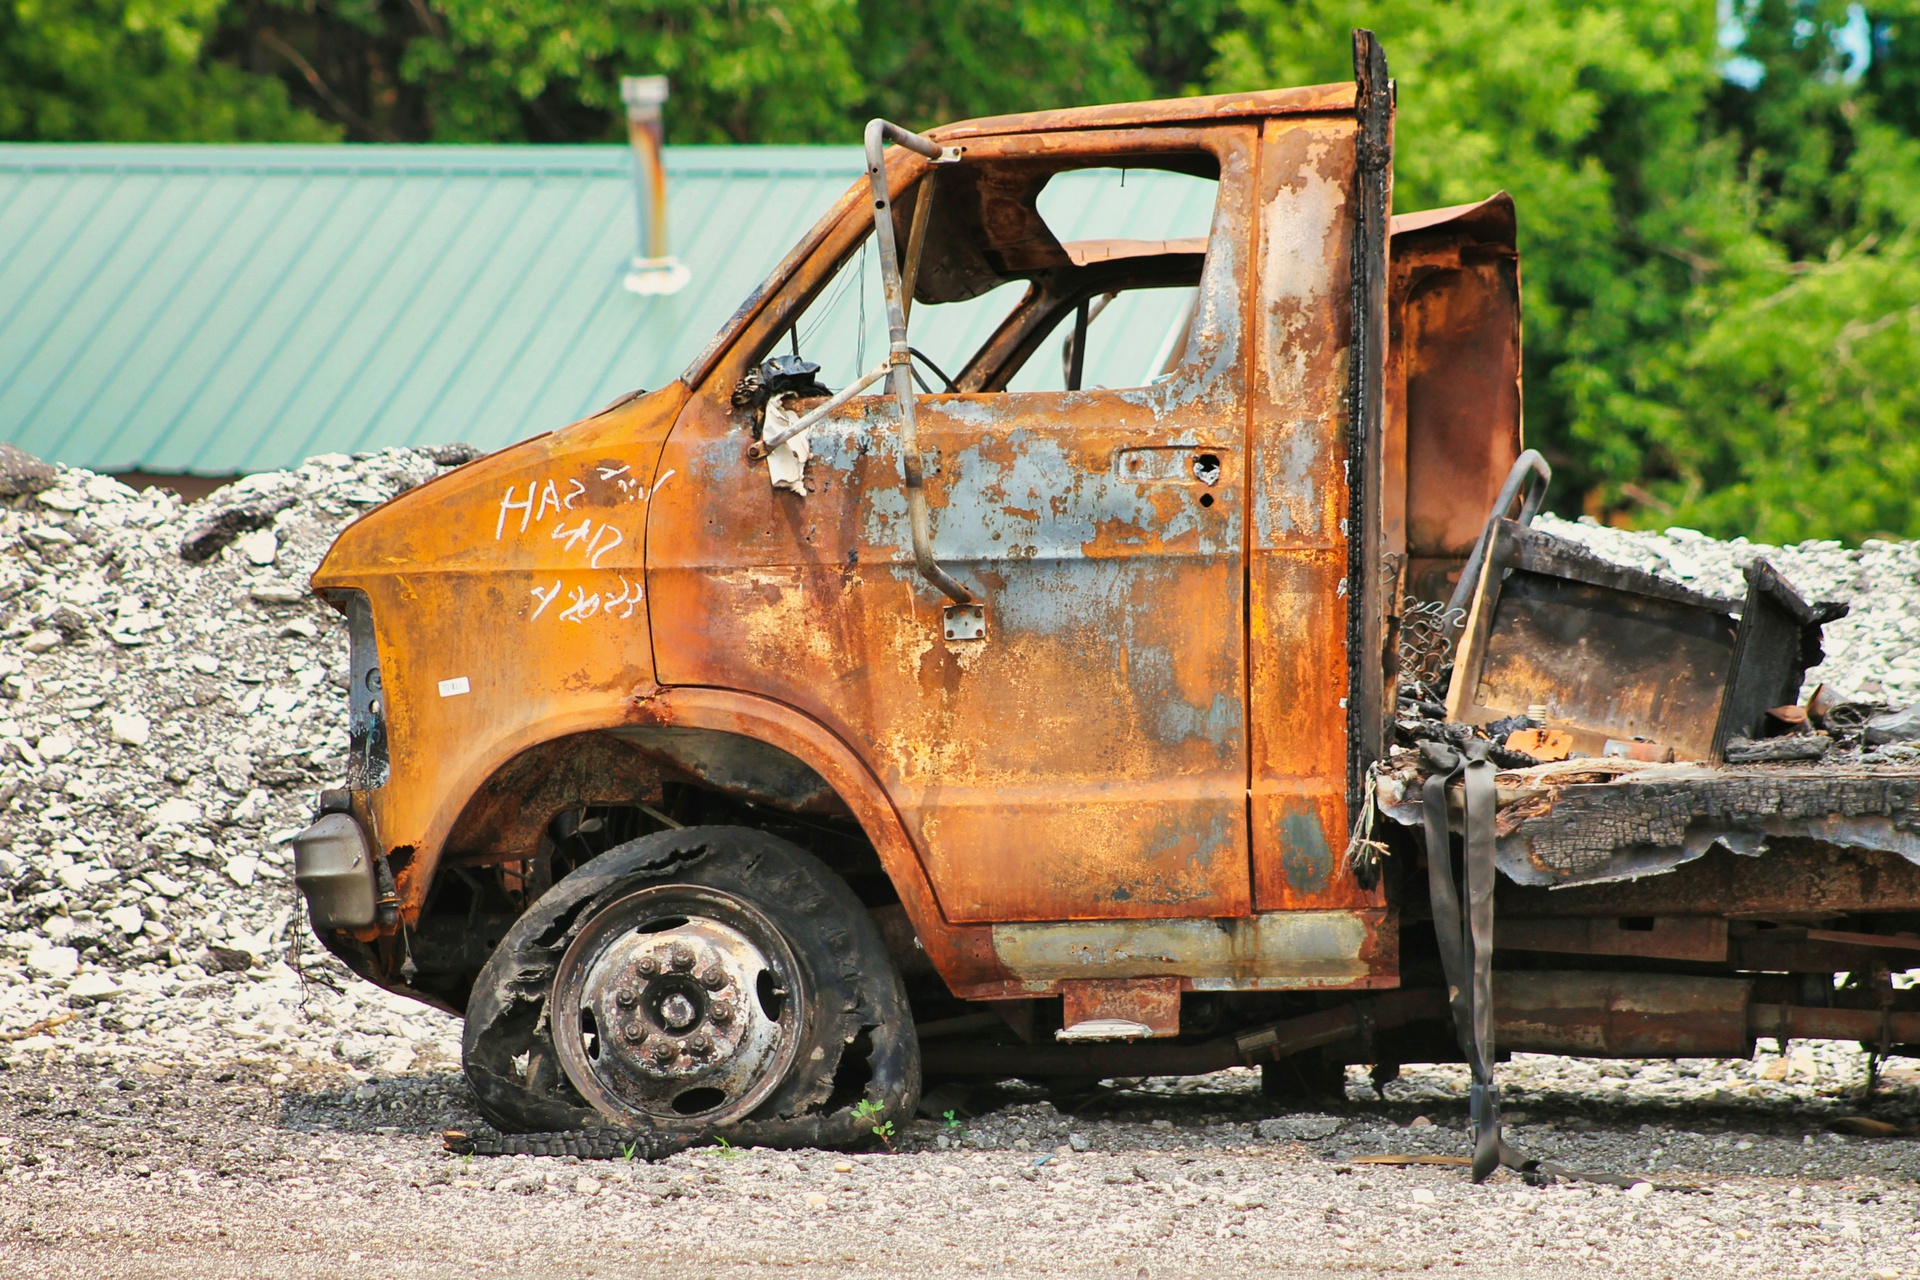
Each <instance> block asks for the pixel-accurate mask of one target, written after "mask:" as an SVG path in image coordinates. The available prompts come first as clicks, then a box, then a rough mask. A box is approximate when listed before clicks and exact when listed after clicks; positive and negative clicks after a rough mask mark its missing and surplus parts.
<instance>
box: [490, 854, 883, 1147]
mask: <svg viewBox="0 0 1920 1280" xmlns="http://www.w3.org/2000/svg"><path fill="white" fill-rule="evenodd" d="M463 1048H464V1054H463V1056H464V1059H465V1065H466V1072H467V1080H468V1081H469V1083H471V1084H472V1086H473V1091H474V1093H475V1095H476V1097H477V1100H478V1102H479V1106H480V1110H481V1112H482V1113H483V1114H485V1115H486V1117H487V1118H488V1119H489V1120H491V1121H493V1122H494V1123H495V1124H496V1125H498V1126H499V1127H500V1128H502V1129H505V1130H509V1131H518V1132H535V1131H554V1130H563V1129H576V1128H580V1127H583V1126H585V1125H606V1124H608V1123H612V1124H615V1125H620V1126H638V1127H643V1128H652V1129H657V1130H659V1131H661V1132H663V1133H670V1134H689V1135H697V1134H705V1133H707V1132H709V1131H721V1132H723V1133H724V1135H725V1136H726V1137H727V1138H728V1139H729V1141H732V1142H734V1143H736V1144H743V1145H744V1144H755V1145H761V1146H845V1145H849V1144H853V1143H857V1142H860V1141H862V1140H867V1139H870V1138H871V1137H872V1135H873V1132H874V1129H875V1126H885V1125H887V1124H888V1123H889V1122H894V1123H899V1124H904V1123H906V1122H907V1121H908V1120H910V1119H911V1118H912V1116H913V1109H914V1105H915V1103H916V1102H917V1101H918V1099H919V1093H920V1044H919V1040H918V1039H917V1038H916V1036H915V1035H914V1031H913V1023H912V1018H911V1015H910V1013H909V1012H908V1009H907V1001H906V995H905V993H904V991H903V990H902V988H901V985H900V977H899V974H898V973H897V972H896V971H895V970H894V967H893V962H892V960H891V958H890V957H889V956H888V954H887V949H886V944H885V943H884V942H883V941H882V940H881V937H880V931H879V929H878V928H877V927H876V926H875V925H874V923H873V920H872V918H871V917H870V916H869V915H868V914H867V911H866V909H865V907H863V906H862V905H861V903H860V900H859V899H858V898H856V897H855V896H854V894H853V891H852V890H851V889H849V888H848V887H847V885H846V883H845V882H844V881H842V880H841V879H840V878H839V877H838V876H836V875H834V874H833V872H831V871H829V870H828V869H827V867H826V866H825V865H824V864H823V863H821V862H820V861H819V860H818V859H816V858H815V857H813V856H812V855H811V854H809V853H807V852H805V851H804V850H801V849H799V848H797V847H795V846H794V845H792V844H789V843H788V842H786V841H784V840H781V839H778V838H776V837H774V836H770V835H767V834H766V833H764V832H760V831H754V830H751V829H749V828H745V827H687V828H683V829H680V830H675V831H663V832H659V833H657V834H655V835H650V836H643V837H641V838H640V839H638V840H632V841H629V842H627V843H626V844H623V845H619V846H616V847H615V848H612V849H609V850H608V851H607V852H605V853H603V854H601V855H600V856H599V857H597V858H595V859H593V860H592V861H591V862H588V863H587V864H585V865H584V866H582V867H580V868H579V869H578V870H576V871H575V872H574V873H573V874H572V875H570V876H568V877H566V878H565V879H564V880H562V881H560V882H559V883H558V884H556V885H554V886H553V888H552V889H550V890H549V891H548V892H547V893H546V894H545V895H543V896H542V897H541V898H540V899H539V901H537V902H535V903H534V904H533V906H532V907H530V908H529V909H528V910H527V912H526V914H525V915H523V916H521V917H520V919H519V920H517V921H515V922H514V925H513V927H512V928H511V929H509V930H508V931H507V936H506V937H505V938H503V939H501V942H500V946H499V948H498V949H497V950H495V951H494V953H493V955H492V956H491V957H490V958H489V959H488V961H487V964H486V967H485V968H483V969H482V970H481V972H480V977H479V980H478V981H477V982H476V983H475V984H474V988H473V996H472V999H471V1000H470V1001H469V1003H468V1006H467V1026H466V1035H465V1039H464V1045H463ZM856 1108H858V1110H856Z"/></svg>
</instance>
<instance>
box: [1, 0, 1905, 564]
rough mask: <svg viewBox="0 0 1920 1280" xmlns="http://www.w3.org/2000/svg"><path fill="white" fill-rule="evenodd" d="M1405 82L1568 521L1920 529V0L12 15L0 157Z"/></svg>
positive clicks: (918, 111) (1762, 531)
mask: <svg viewBox="0 0 1920 1280" xmlns="http://www.w3.org/2000/svg"><path fill="white" fill-rule="evenodd" d="M1353 26H1368V27H1371V28H1373V29H1374V30H1375V31H1377V32H1378V33H1379V34H1380V36H1381V37H1382V39H1383V40H1384V41H1385V43H1386V47H1387V52H1388V56H1389V59H1390V62H1391V65H1392V69H1393V73H1394V75H1395V78H1396V80H1397V81H1398V83H1399V109H1400V114H1399V124H1398V140H1397V142H1398V145H1397V157H1396V166H1395V183H1396V204H1397V206H1398V207H1399V208H1402V209H1413V208H1423V207H1431V206H1434V205H1439V204H1450V203H1458V202H1462V201H1467V200H1475V199H1479V198H1480V197H1482V196H1485V195H1487V194H1489V193H1490V192H1492V191H1494V190H1497V189H1501V188H1505V189H1507V190H1509V191H1511V192H1512V193H1513V194H1514V196H1515V198H1516V200H1517V201H1518V204H1519V207H1520V211H1521V235H1522V249H1523V252H1524V261H1525V269H1524V280H1525V284H1524V287H1525V290H1526V299H1525V302H1526V315H1527V320H1526V342H1527V365H1526V379H1527V414H1528V432H1529V436H1530V439H1531V440H1532V442H1533V443H1535V444H1537V445H1539V446H1540V447H1542V448H1543V449H1545V450H1546V451H1547V452H1548V454H1549V456H1550V457H1551V458H1552V459H1553V460H1554V463H1555V466H1556V468H1557V471H1558V477H1557V483H1556V500H1557V504H1558V505H1559V506H1560V507H1561V508H1562V509H1563V510H1566V509H1568V508H1570V507H1584V508H1585V509H1587V510H1589V511H1592V512H1594V513H1596V514H1603V515H1606V516H1608V517H1609V518H1613V519H1621V520H1628V521H1638V522H1650V523H1686V524H1691V525H1694V526H1697V527H1701V528H1705V529H1708V530H1711V531H1714V532H1719V533H1730V532H1752V533H1756V534H1758V535H1761V536H1765V537H1768V538H1799V537H1813V536H1832V537H1842V538H1853V539H1857V538H1861V537H1867V536H1873V535H1875V534H1880V533H1887V534H1898V535H1902V536H1920V496H1916V495H1920V432H1916V431H1915V430H1914V427H1915V425H1916V423H1917V422H1920V418H1917V417H1916V415H1917V414H1920V404H1917V403H1916V400H1917V399H1920V391H1916V387H1920V312H1916V306H1920V303H1917V302H1916V299H1920V289H1917V288H1916V286H1917V285H1920V0H1877V2H1876V3H1872V4H1868V5H1866V6H1865V7H1864V8H1863V7H1861V6H1859V5H1852V4H1848V3H1846V2H1845V0H1732V3H1731V5H1728V4H1726V3H1720V4H1714V3H1708V2H1707V0H1693V3H1691V4H1688V5H1683V6H1674V5H1672V4H1668V3H1662V2H1660V0H1599V2H1596V0H1532V2H1531V3H1522V2H1521V0H1472V2H1471V3H1469V2H1467V0H1073V2H1072V3H1068V2H1067V0H600V2H599V3H593V4H589V3H585V0H0V137H12V138H43V139H85V138H101V139H113V138H123V139H135V138H138V139H177V140H183V141H187V140H246V139H288V140H293V139H298V140H312V139H320V138H347V139H353V140H361V141H448V142H466V141H473V142H479V141H489V142H501V141H505V142H577V141H602V140H613V139H616V138H618V137H619V136H621V126H620V104H619V95H618V80H619V77H620V75H621V74H623V73H627V74H632V73H643V72H663V73H665V74H667V75H669V76H671V77H672V79H673V94H674V96H673V102H672V105H671V107H670V110H669V114H668V136H669V140H670V141H674V142H681V143H688V142H702V143H721V142H828V141H833V142H845V141H852V140H854V139H855V138H856V137H857V136H858V130H859V126H860V124H861V122H863V121H864V120H865V119H866V118H867V117H868V116H870V115H874V114H885V115H888V116H890V117H893V118H895V119H899V120H902V121H904V122H907V123H910V124H915V125H929V124H933V123H937V122H939V121H941V120H947V119H955V118H960V117H965V116H970V115H982V114H992V113H996V112H1002V111H1014V110H1024V109H1030V108H1036V107H1048V106H1059V105H1066V104H1071V103H1084V102H1099V101H1121V100H1126V99H1130V98H1138V97H1145V96H1156V95H1173V94H1181V93H1193V92H1207V91H1226V90H1234V89H1243V88H1250V87H1257V86H1266V85H1275V84H1300V83H1312V82H1318V81H1330V80H1340V79H1345V78H1346V77H1347V76H1348V75H1350V74H1351V68H1350V65H1349V62H1348V57H1349V54H1348V49H1349V45H1348V37H1347V32H1348V29H1349V28H1350V27H1353Z"/></svg>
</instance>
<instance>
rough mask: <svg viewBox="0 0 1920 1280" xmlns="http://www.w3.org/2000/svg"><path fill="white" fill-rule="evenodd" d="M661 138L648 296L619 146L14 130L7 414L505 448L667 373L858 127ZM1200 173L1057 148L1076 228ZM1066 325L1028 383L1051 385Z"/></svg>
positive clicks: (0, 182)
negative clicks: (824, 136) (819, 140)
mask: <svg viewBox="0 0 1920 1280" xmlns="http://www.w3.org/2000/svg"><path fill="white" fill-rule="evenodd" d="M666 165H667V173H668V191H669V200H670V213H669V227H670V231H671V237H672V247H673V251H674V253H675V254H676V255H677V256H678V257H679V258H680V259H681V260H682V261H683V262H685V264H686V265H687V267H688V268H689V270H690V271H691V273H692V280H691V282H690V283H689V284H688V285H687V286H686V287H685V288H684V289H682V290H681V291H680V292H679V293H677V294H674V295H671V296H665V297H645V296H640V295H636V294H634V293H631V292H629V291H628V290H627V289H626V288H624V287H623V285H622V283H621V281H622V277H623V276H624V274H625V272H626V268H627V265H628V262H629V260H630V258H631V256H632V254H633V252H634V245H635V240H636V233H635V215H634V187H633V160H632V156H631V153H630V152H629V151H628V150H627V149H626V148H624V147H618V146H593V147H401V146H267V147H237V146H234V147H228V146H149V145H88V146H66V145H38V144H8V145H0V439H4V440H7V441H10V442H12V443H14V444H16V445H18V446H20V447H21V448H23V449H26V450H27V451H28V452H30V453H34V454H38V455H39V456H41V457H46V458H51V459H56V460H58V461H61V462H66V463H70V464H73V465H78V466H86V467H90V468H93V469H95V470H99V471H131V470H146V471H153V472H175V473H197V474H203V475H227V474H234V473H238V472H247V471H257V470H264V469H269V468H275V467H283V466H289V465H292V464H294V463H297V462H298V461H299V460H301V459H302V458H304V457H307V456H308V455H311V454H315V453H322V452H355V451H359V450H366V449H378V448H384V447H387V446H392V445H405V444H438V443H444V442H446V441H451V440H465V441H470V442H472V443H474V444H476V445H479V446H481V447H482V448H489V449H491V448H496V447H499V446H501V445H504V444H508V443H510V442H512V441H514V440H518V439H522V438H524V437H526V436H529V435H532V434H535V433H536V432H540V431H545V430H549V429H551V428H553V427H556V426H560V425H563V424H565V423H567V422H570V421H573V420H575V419H577V418H579V417H582V416H584V415H585V414H587V413H590V412H592V411H593V410H595V409H597V408H599V407H600V406H601V405H604V404H605V403H607V402H608V401H610V400H612V399H614V398H615V397H617V396H619V395H621V394H623V393H625V392H627V391H630V390H632V389H634V388H635V387H648V388H651V387H658V386H661V385H664V384H665V383H666V382H668V381H670V380H672V379H673V378H675V377H677V376H679V374H680V372H681V371H682V369H684V367H685V366H686V365H687V363H688V362H689V361H690V360H691V359H692V358H693V357H694V355H695V354H696V353H698V352H699V350H700V349H701V348H702V347H703V346H704V345H705V344H706V343H707V341H708V340H709V339H710V338H711V337H712V336H713V334H714V333H715V332H716V331H717V330H718V329H719V328H720V327H721V326H722V325H723V324H724V323H725V322H726V319H727V317H728V316H730V315H731V314H732V313H733V311H734V309H735V307H736V306H737V305H738V304H739V302H740V301H741V299H743V298H744V297H746V295H747V294H748V293H749V292H750V291H751V290H752V289H753V287H754V286H755V285H757V284H758V283H759V282H760V281H761V280H762V279H763V278H764V277H765V276H766V274H767V273H768V272H769V271H770V270H771V269H772V268H773V266H774V265H775V264H776V263H777V262H778V261H779V260H780V258H781V257H782V256H783V255H784V254H785V252H786V251H787V250H788V249H789V248H790V247H791V246H792V245H793V244H794V243H795V242H796V241H798V240H799V239H800V237H801V236H802V235H804V234H805V232H806V230H807V228H808V227H810V226H811V225H812V224H813V223H814V222H815V221H816V220H818V218H819V217H820V216H821V214H822V213H824V212H825V211H826V209H827V208H828V207H829V206H830V205H831V204H832V203H833V201H834V200H835V199H836V198H838V196H839V195H840V194H841V192H843V191H844V190H845V189H846V188H847V187H848V186H849V185H851V184H852V183H853V182H854V181H855V180H856V179H858V178H859V177H860V175H861V172H862V165H861V155H860V151H859V149H858V148H857V147H673V148H668V149H667V154H666ZM1190 181H1191V180H1187V179H1182V178H1180V177H1179V176H1178V175H1170V174H1142V173H1135V174H1133V175H1130V176H1129V177H1127V178H1126V179H1125V183H1124V187H1123V186H1122V185H1121V184H1119V183H1116V182H1115V181H1113V180H1112V178H1111V177H1110V176H1106V175H1104V174H1088V175H1071V174H1070V175H1063V177H1062V178H1061V179H1058V180H1056V184H1055V186H1056V187H1058V188H1059V192H1058V193H1057V192H1056V191H1055V190H1054V189H1052V188H1050V189H1049V191H1048V192H1047V193H1046V197H1045V198H1043V204H1042V208H1043V212H1046V213H1047V215H1048V216H1049V218H1050V220H1053V221H1054V222H1055V229H1056V232H1057V233H1058V234H1060V235H1061V237H1062V238H1063V239H1080V238H1093V237H1096V236H1109V235H1117V234H1126V235H1131V236H1137V237H1152V238H1160V237H1173V236H1181V235H1201V234H1205V229H1206V222H1207V216H1208V211H1209V209H1210V207H1211V199H1210V196H1207V195H1206V193H1204V192H1200V193H1196V192H1194V191H1191V190H1189V188H1188V186H1187V185H1185V184H1187V183H1189V182H1190ZM1068 196H1071V199H1068V198H1066V197H1068ZM1049 201H1052V203H1053V205H1054V207H1053V208H1049V207H1048V205H1049ZM869 265H870V264H869ZM867 274H868V276H869V277H871V276H873V275H875V274H877V273H874V272H872V271H871V270H869V271H868V273H867ZM869 286H870V287H869V288H868V289H864V290H861V291H858V292H855V291H848V295H847V299H846V300H843V302H842V305H840V306H838V307H834V308H831V309H829V308H827V307H826V306H825V304H824V302H823V303H822V304H818V305H817V307H816V310H817V311H819V312H821V313H822V316H823V319H822V320H821V321H820V324H821V326H822V327H821V328H819V329H816V330H815V331H814V332H812V333H808V334H807V345H806V347H805V348H804V349H805V350H807V351H808V352H809V354H811V353H812V352H813V350H814V349H815V347H816V345H817V346H818V348H819V349H820V350H821V351H822V353H823V354H822V355H820V356H816V357H815V358H818V359H821V361H822V363H823V364H826V365H827V366H828V377H829V379H830V380H831V381H832V382H833V385H839V384H840V382H843V381H845V380H846V378H847V377H849V376H851V375H850V374H849V373H847V372H846V371H845V369H844V367H836V366H846V365H849V364H850V363H851V359H852V357H853V356H854V355H855V354H856V352H858V353H860V354H864V355H865V356H866V358H867V359H868V361H869V362H870V363H871V362H877V360H878V359H879V356H880V353H881V352H882V351H883V350H884V347H885V335H884V321H883V319H882V318H881V316H880V315H879V314H878V303H877V294H876V293H873V289H874V288H877V286H875V285H873V284H872V282H871V280H869ZM1002 292H1004V291H1002ZM861 294H869V295H871V296H872V298H873V300H872V301H869V302H868V304H867V305H866V306H865V308H864V314H865V319H866V322H867V323H866V325H865V326H864V329H865V332H864V333H858V332H856V330H859V329H860V328H861V327H862V326H860V324H859V320H860V317H861V314H862V308H861V307H860V306H859V305H858V299H859V297H860V295H861ZM1012 300H1013V299H1012V297H1011V296H1005V297H1001V296H998V295H989V297H988V298H987V299H979V300H975V301H974V302H972V303H967V304H961V305H959V306H956V307H936V308H927V309H925V310H924V311H922V310H916V313H915V325H914V329H915V345H916V346H919V347H921V348H922V349H924V350H927V351H928V352H929V354H933V355H935V358H936V359H941V358H943V357H944V359H951V360H954V361H955V362H956V363H957V362H958V360H959V359H960V358H963V357H964V356H965V354H967V353H968V352H970V351H971V349H972V344H973V343H974V342H977V341H978V338H979V337H983V336H984V334H985V331H986V329H987V328H988V327H989V326H990V325H991V323H992V322H993V320H995V319H997V318H998V316H999V315H1000V314H1002V313H1004V311H1005V309H1006V308H1007V307H1009V306H1011V304H1012ZM1180 305H1181V304H1180V301H1179V300H1178V299H1174V298H1169V297H1167V296H1165V295H1151V296H1148V297H1145V298H1142V299H1130V298H1123V299H1122V300H1121V301H1120V302H1118V303H1116V304H1115V306H1114V308H1113V312H1114V316H1115V319H1114V320H1111V321H1110V320H1107V319H1105V318H1103V319H1102V320H1101V322H1100V323H1099V324H1098V325H1096V327H1095V329H1094V339H1093V340H1090V341H1089V343H1088V348H1089V352H1088V355H1089V361H1088V384H1089V385H1100V384H1102V383H1104V384H1106V385H1131V384H1135V383H1138V382H1141V381H1144V380H1145V378H1146V376H1147V375H1148V374H1149V373H1150V372H1151V370H1150V369H1148V367H1147V366H1148V365H1149V364H1150V363H1152V362H1153V361H1154V360H1155V359H1157V358H1159V354H1160V353H1163V352H1164V350H1165V348H1166V346H1167V343H1168V341H1169V340H1170V339H1169V338H1168V335H1169V334H1170V333H1171V332H1173V331H1175V330H1177V326H1178V322H1179V319H1180V316H1179V309H1180ZM1129 307H1131V308H1133V309H1134V311H1133V312H1132V313H1131V314H1123V311H1124V309H1125V308H1129ZM829 310H830V311H831V314H826V313H827V312H828V311H829ZM813 321H814V317H812V316H810V317H809V321H808V323H813ZM803 332H804V330H803ZM840 348H845V349H846V351H847V358H846V359H840V358H838V357H836V356H833V355H831V353H832V352H834V351H837V350H838V349H840ZM1048 355H1049V353H1048V352H1043V353H1042V354H1041V356H1040V357H1037V358H1036V359H1035V360H1034V361H1033V363H1032V365H1031V366H1030V372H1029V374H1027V375H1023V378H1022V381H1021V382H1020V383H1019V384H1016V385H1024V386H1044V385H1048V379H1051V380H1052V385H1058V380H1059V377H1060V375H1059V371H1058V365H1059V359H1058V355H1057V352H1055V353H1053V354H1052V356H1051V359H1049V358H1048ZM950 371H951V370H950Z"/></svg>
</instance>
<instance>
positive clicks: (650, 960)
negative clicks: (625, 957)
mask: <svg viewBox="0 0 1920 1280" xmlns="http://www.w3.org/2000/svg"><path fill="white" fill-rule="evenodd" d="M637 967H638V968H639V970H640V972H642V973H644V974H646V975H647V976H648V977H652V976H653V975H654V974H656V973H658V972H660V957H659V956H656V955H654V954H653V953H652V952H651V951H649V952H648V953H647V954H646V955H644V956H641V957H640V962H639V964H638V966H637Z"/></svg>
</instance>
